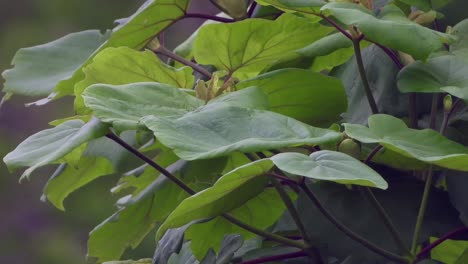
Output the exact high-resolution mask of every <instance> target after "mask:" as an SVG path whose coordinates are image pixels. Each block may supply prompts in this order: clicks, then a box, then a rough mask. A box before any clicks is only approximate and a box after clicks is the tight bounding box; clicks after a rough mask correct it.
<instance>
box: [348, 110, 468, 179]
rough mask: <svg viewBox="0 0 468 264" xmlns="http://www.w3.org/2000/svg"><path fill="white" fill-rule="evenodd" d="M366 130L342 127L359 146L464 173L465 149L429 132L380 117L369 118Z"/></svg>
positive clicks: (466, 167)
mask: <svg viewBox="0 0 468 264" xmlns="http://www.w3.org/2000/svg"><path fill="white" fill-rule="evenodd" d="M368 121H369V128H367V127H365V126H362V125H355V124H344V126H345V132H346V134H347V135H348V136H349V137H351V138H354V139H356V140H358V141H361V142H363V143H380V144H381V145H383V146H384V147H385V148H388V149H390V150H393V151H395V152H398V153H399V154H402V155H404V156H407V157H411V158H415V159H418V160H421V161H424V162H427V163H430V164H435V165H438V166H441V167H444V168H449V169H454V170H461V171H468V165H467V164H468V148H466V147H464V146H463V145H460V144H458V143H456V142H454V141H451V140H449V139H447V138H445V137H443V136H441V135H440V134H439V133H437V132H436V131H434V130H432V129H424V130H416V129H410V128H408V127H407V126H406V124H405V123H404V122H403V121H401V120H400V119H398V118H396V117H393V116H389V115H384V114H378V115H372V116H371V117H369V120H368Z"/></svg>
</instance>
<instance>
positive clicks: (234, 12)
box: [211, 0, 248, 20]
mask: <svg viewBox="0 0 468 264" xmlns="http://www.w3.org/2000/svg"><path fill="white" fill-rule="evenodd" d="M211 2H212V3H213V4H215V5H216V6H217V7H218V8H219V9H221V10H222V11H223V12H225V13H226V14H228V15H230V16H231V17H232V18H234V19H238V20H241V19H243V18H246V17H247V6H248V2H247V1H244V0H241V1H239V0H211Z"/></svg>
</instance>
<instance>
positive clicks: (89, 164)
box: [44, 156, 114, 211]
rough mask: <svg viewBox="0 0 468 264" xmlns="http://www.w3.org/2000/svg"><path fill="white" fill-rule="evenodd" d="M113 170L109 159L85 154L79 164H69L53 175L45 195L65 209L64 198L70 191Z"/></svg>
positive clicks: (59, 207) (45, 189) (61, 208)
mask: <svg viewBox="0 0 468 264" xmlns="http://www.w3.org/2000/svg"><path fill="white" fill-rule="evenodd" d="M113 172H114V168H113V166H112V163H110V162H109V161H108V160H107V159H105V158H101V157H86V156H83V157H82V158H81V159H80V161H79V162H78V164H76V165H68V166H66V167H65V169H64V171H63V172H61V173H60V174H57V175H54V176H52V178H51V179H50V180H49V181H48V182H47V185H46V187H45V188H44V195H45V196H46V197H47V199H48V200H49V201H50V202H51V203H52V204H53V205H54V206H55V207H57V208H58V209H60V210H63V211H64V210H65V208H64V206H63V200H65V198H66V197H67V196H68V195H69V194H70V193H72V192H73V191H74V190H77V189H78V188H80V187H81V186H84V185H86V184H87V183H89V182H91V181H93V180H95V179H96V178H97V177H100V176H104V175H108V174H111V173H113Z"/></svg>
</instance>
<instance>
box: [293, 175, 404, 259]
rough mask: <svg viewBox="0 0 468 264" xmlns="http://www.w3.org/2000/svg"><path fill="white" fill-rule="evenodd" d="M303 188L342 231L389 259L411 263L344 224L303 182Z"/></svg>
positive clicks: (320, 209)
mask: <svg viewBox="0 0 468 264" xmlns="http://www.w3.org/2000/svg"><path fill="white" fill-rule="evenodd" d="M300 186H301V189H302V190H303V191H304V193H305V194H306V195H307V196H308V197H309V199H310V200H311V201H312V202H313V203H314V204H315V206H316V207H317V208H318V209H319V211H320V212H321V213H322V214H323V215H324V216H325V217H326V218H327V219H328V220H329V221H330V222H332V223H333V224H334V225H335V227H336V228H338V229H339V230H340V231H341V232H343V233H345V234H346V235H347V236H348V237H350V238H351V239H353V240H354V241H356V242H358V243H360V244H361V245H363V246H365V247H366V248H368V249H369V250H370V251H372V252H374V253H377V254H379V255H381V256H383V257H385V258H387V259H390V260H393V261H397V262H399V263H410V261H409V260H408V259H406V258H404V257H402V256H399V255H396V254H394V253H392V252H390V251H387V250H385V249H383V248H381V247H379V246H377V245H375V244H374V243H372V242H370V241H369V240H367V239H365V238H363V237H361V236H360V235H358V234H357V233H355V232H354V231H352V230H351V229H349V228H348V227H346V226H345V225H343V224H342V223H341V222H340V221H338V219H336V218H335V217H334V216H333V215H332V214H331V213H330V212H329V211H328V210H327V209H326V208H325V207H324V206H323V205H322V203H321V202H320V200H319V199H318V198H317V197H316V196H315V194H314V193H313V192H312V191H311V190H310V189H309V187H307V186H306V185H305V184H301V185H300Z"/></svg>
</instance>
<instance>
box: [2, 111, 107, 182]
mask: <svg viewBox="0 0 468 264" xmlns="http://www.w3.org/2000/svg"><path fill="white" fill-rule="evenodd" d="M107 132H108V127H107V126H106V125H104V124H103V123H101V122H100V121H99V120H98V119H92V120H91V121H90V122H89V123H87V124H85V123H84V122H83V121H81V120H71V121H67V122H65V123H62V124H60V125H59V126H57V127H54V128H50V129H46V130H43V131H41V132H38V133H36V134H34V135H32V136H30V137H29V138H27V139H26V140H25V141H23V142H22V143H20V144H19V145H18V146H17V147H16V149H15V150H13V151H12V152H10V153H8V154H7V155H6V156H5V157H4V158H3V161H4V162H5V164H6V165H7V166H8V168H9V169H10V170H14V169H17V168H19V167H29V168H28V169H27V170H26V171H24V173H23V174H22V176H21V179H24V178H29V175H30V174H31V173H32V172H33V171H34V170H35V169H37V168H39V167H41V166H44V165H47V164H50V163H53V162H55V161H57V160H58V159H60V158H62V157H64V156H65V155H67V154H68V153H70V152H72V151H73V150H74V149H76V148H78V147H80V146H81V145H82V144H84V143H86V142H88V141H90V140H92V139H95V138H98V137H102V136H104V135H105V134H106V133H107ZM21 179H20V180H21Z"/></svg>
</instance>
